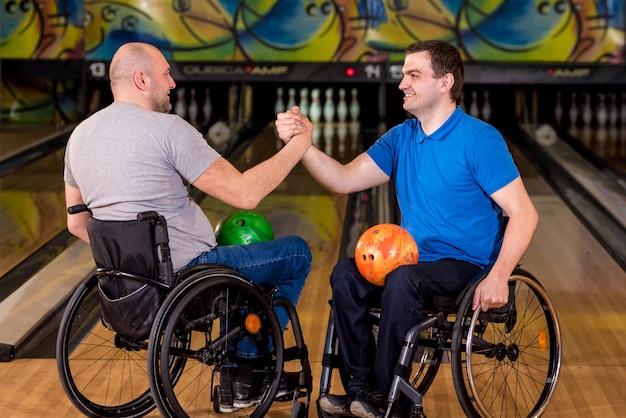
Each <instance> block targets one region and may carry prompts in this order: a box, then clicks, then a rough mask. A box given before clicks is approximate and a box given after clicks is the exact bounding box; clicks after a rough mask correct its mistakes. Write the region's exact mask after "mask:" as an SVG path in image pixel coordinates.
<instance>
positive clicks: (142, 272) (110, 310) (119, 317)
mask: <svg viewBox="0 0 626 418" xmlns="http://www.w3.org/2000/svg"><path fill="white" fill-rule="evenodd" d="M87 232H88V234H89V240H90V245H91V250H92V254H93V257H94V261H95V262H96V266H97V270H96V276H97V277H98V288H99V296H100V302H101V309H102V310H101V314H102V315H101V316H102V320H103V323H104V324H105V326H107V328H109V329H112V330H114V331H115V332H117V333H119V334H122V335H124V336H128V337H135V338H141V339H145V338H146V337H147V336H148V334H149V332H150V328H151V326H152V322H153V321H154V316H155V315H156V311H157V310H158V308H159V306H160V303H161V301H162V300H163V298H164V296H165V293H166V290H167V289H168V288H169V287H171V286H172V285H173V282H174V272H173V269H172V263H171V259H170V254H169V242H168V241H169V240H168V235H167V224H166V222H165V219H164V218H163V217H162V216H160V215H158V214H156V213H155V212H146V213H141V214H139V215H138V219H137V220H131V221H102V220H98V219H95V218H90V219H89V220H88V222H87Z"/></svg>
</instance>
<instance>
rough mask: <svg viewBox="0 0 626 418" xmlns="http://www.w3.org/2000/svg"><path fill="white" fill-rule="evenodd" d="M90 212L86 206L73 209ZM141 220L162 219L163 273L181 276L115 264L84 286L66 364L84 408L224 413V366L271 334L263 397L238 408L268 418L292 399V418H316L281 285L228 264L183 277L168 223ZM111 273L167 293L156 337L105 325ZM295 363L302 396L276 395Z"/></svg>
mask: <svg viewBox="0 0 626 418" xmlns="http://www.w3.org/2000/svg"><path fill="white" fill-rule="evenodd" d="M88 210H89V209H88V208H87V207H86V206H84V205H80V206H77V207H72V208H69V209H68V212H70V213H78V212H80V211H88ZM138 219H139V220H145V221H146V222H151V223H152V227H153V228H154V230H153V232H154V235H153V238H154V236H156V237H157V238H156V239H154V240H153V243H152V244H153V245H154V246H155V251H156V254H158V260H159V263H158V264H159V266H160V268H159V267H157V270H158V271H159V276H160V277H163V276H165V277H167V276H168V275H171V276H169V277H173V278H175V281H172V283H174V282H175V285H169V284H167V282H165V283H164V281H163V280H155V279H154V278H151V277H146V276H145V275H142V274H135V273H134V272H128V271H123V270H124V269H122V268H118V269H116V268H112V267H111V266H106V267H100V268H98V269H97V270H96V274H95V275H94V276H91V277H89V278H87V279H86V280H85V281H84V282H83V283H81V284H80V285H79V286H78V288H77V289H76V290H75V291H74V293H73V294H72V296H71V298H70V300H69V302H68V304H67V307H66V309H65V312H64V314H63V317H62V319H61V323H60V327H59V331H58V336H57V368H58V371H59V376H60V379H61V384H62V386H63V389H64V390H65V392H66V394H67V396H68V397H69V399H70V400H71V401H72V403H73V404H74V405H75V406H76V407H77V409H79V410H80V411H81V412H82V413H84V414H86V415H88V416H101V417H140V416H144V415H146V414H148V413H149V412H151V411H152V410H154V409H155V407H156V408H158V410H159V412H160V413H161V414H162V415H163V416H169V417H185V416H194V415H195V414H202V415H203V416H206V415H207V413H208V414H209V416H210V415H211V414H213V413H215V414H217V413H220V408H219V405H220V397H221V393H222V392H221V389H220V377H221V371H222V370H226V369H224V367H226V366H225V365H226V364H228V363H231V362H233V360H235V358H234V356H235V354H234V347H235V345H236V341H237V339H238V338H241V337H242V336H247V337H249V338H252V339H259V338H261V337H262V336H263V337H264V338H266V340H270V341H271V344H270V348H269V350H270V351H269V353H267V356H266V357H267V359H268V360H267V363H266V365H265V367H266V371H265V373H264V376H263V384H262V392H260V396H259V401H258V402H257V403H254V404H252V405H250V406H249V407H242V408H241V409H239V410H237V412H236V413H237V414H238V415H241V414H244V415H245V416H252V417H262V416H264V415H265V414H266V413H267V411H268V410H269V409H270V407H271V406H272V403H273V402H274V401H284V402H286V401H291V402H292V410H291V416H292V417H294V418H304V417H306V416H307V414H308V410H309V405H310V396H311V392H312V377H311V369H310V364H309V361H308V351H307V347H306V344H305V342H304V338H303V336H302V332H301V328H300V323H299V320H298V315H297V312H296V310H295V307H294V306H293V305H292V304H291V303H290V302H289V301H288V300H287V299H285V298H282V297H275V296H274V294H275V292H276V289H275V288H271V289H265V288H262V287H261V286H259V285H257V284H256V283H253V282H252V281H250V280H249V279H247V278H246V277H244V276H242V275H241V274H239V273H237V272H236V271H235V270H233V269H231V268H228V267H225V266H220V265H199V266H194V267H191V268H187V269H183V270H181V272H179V273H178V274H177V275H174V273H173V271H172V268H171V260H170V258H169V248H168V247H167V245H168V241H169V240H168V238H167V226H166V222H165V219H164V218H163V217H162V216H160V215H158V214H157V213H155V212H144V213H141V214H138ZM101 276H109V277H110V276H115V277H121V278H124V279H126V280H135V281H138V282H140V283H144V284H148V285H152V286H157V287H158V288H160V289H162V290H163V291H164V297H163V300H162V303H161V304H160V307H159V308H158V311H157V313H156V317H155V319H154V323H153V324H152V327H151V332H150V336H149V337H148V339H147V341H146V340H145V339H141V338H133V337H127V336H124V335H121V334H118V333H116V332H115V331H113V330H110V329H108V328H107V326H106V324H104V323H103V321H102V318H101V316H100V310H101V307H100V301H99V294H98V280H99V277H101ZM277 307H281V308H283V309H285V310H286V311H287V313H288V315H289V319H290V322H291V329H292V332H293V335H294V341H295V345H294V346H293V347H288V348H285V347H284V339H283V330H282V329H281V327H280V324H279V322H278V318H277V316H276V313H275V310H274V309H275V308H277ZM246 321H248V322H246ZM239 360H240V359H239ZM287 361H297V362H298V363H299V371H298V385H297V387H296V389H295V391H294V392H293V393H289V394H287V395H284V396H282V397H278V398H276V397H275V396H276V394H277V392H278V389H279V385H280V380H281V377H282V373H283V366H284V363H285V362H287ZM302 399H304V401H302ZM221 414H222V415H223V414H224V413H221Z"/></svg>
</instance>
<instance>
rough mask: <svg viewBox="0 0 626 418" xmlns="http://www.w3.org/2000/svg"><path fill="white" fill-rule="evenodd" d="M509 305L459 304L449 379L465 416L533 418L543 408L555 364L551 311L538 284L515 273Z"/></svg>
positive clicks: (467, 300)
mask: <svg viewBox="0 0 626 418" xmlns="http://www.w3.org/2000/svg"><path fill="white" fill-rule="evenodd" d="M509 288H510V295H509V302H508V303H507V305H505V306H504V307H503V308H498V309H491V310H489V311H487V312H480V311H476V312H474V311H472V296H473V291H470V292H467V293H466V294H465V296H464V297H463V300H462V301H461V304H460V306H459V311H458V314H457V319H456V321H455V325H454V329H453V333H452V364H451V367H452V380H453V382H454V387H455V389H456V392H457V396H458V398H459V401H460V403H461V406H462V408H463V410H464V411H465V413H466V414H467V416H470V417H479V416H483V417H496V416H497V417H499V416H506V417H538V416H540V415H541V414H543V412H544V411H545V409H546V407H547V406H548V404H549V402H550V399H551V398H552V395H553V394H554V390H555V388H556V383H557V380H558V376H559V370H560V365H561V333H560V329H559V324H558V320H557V317H556V312H555V310H554V307H553V306H552V303H551V302H550V300H549V298H548V295H547V293H546V291H545V289H544V288H543V286H541V284H540V283H539V282H538V281H537V279H536V278H534V277H533V276H532V275H531V274H530V273H528V272H526V271H525V270H523V269H521V268H517V269H515V271H514V272H513V274H512V275H511V277H510V279H509Z"/></svg>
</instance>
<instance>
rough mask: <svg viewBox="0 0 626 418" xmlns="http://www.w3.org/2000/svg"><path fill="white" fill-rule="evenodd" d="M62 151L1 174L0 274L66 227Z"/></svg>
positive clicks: (0, 275) (2, 274)
mask: <svg viewBox="0 0 626 418" xmlns="http://www.w3.org/2000/svg"><path fill="white" fill-rule="evenodd" d="M63 155H64V150H62V149H60V150H57V151H54V152H53V153H51V154H49V155H47V156H45V157H43V158H41V159H38V160H36V161H34V162H32V163H30V164H28V165H26V166H24V167H21V168H19V169H16V170H11V171H8V172H5V173H2V174H0V237H1V238H0V277H2V276H4V275H5V274H6V273H7V272H8V271H10V270H11V269H12V268H14V267H15V266H16V265H18V264H19V263H21V262H22V261H24V260H26V259H27V258H28V257H29V256H31V255H32V254H33V252H35V251H36V250H37V249H39V248H40V247H42V246H43V245H44V244H46V243H47V242H48V241H50V240H51V239H52V238H53V237H55V236H56V235H58V234H59V233H60V232H62V231H63V230H64V229H65V228H66V217H65V193H64V191H63V190H64V189H63V187H64V186H63ZM0 282H1V281H0Z"/></svg>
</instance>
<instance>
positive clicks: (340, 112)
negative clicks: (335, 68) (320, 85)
mask: <svg viewBox="0 0 626 418" xmlns="http://www.w3.org/2000/svg"><path fill="white" fill-rule="evenodd" d="M337 119H339V122H345V121H346V119H348V103H346V89H344V88H341V89H339V102H337Z"/></svg>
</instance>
